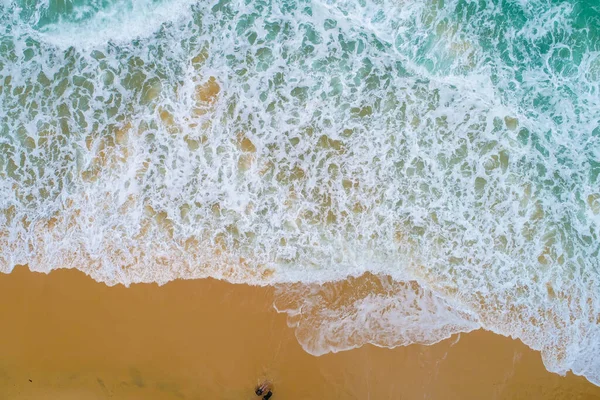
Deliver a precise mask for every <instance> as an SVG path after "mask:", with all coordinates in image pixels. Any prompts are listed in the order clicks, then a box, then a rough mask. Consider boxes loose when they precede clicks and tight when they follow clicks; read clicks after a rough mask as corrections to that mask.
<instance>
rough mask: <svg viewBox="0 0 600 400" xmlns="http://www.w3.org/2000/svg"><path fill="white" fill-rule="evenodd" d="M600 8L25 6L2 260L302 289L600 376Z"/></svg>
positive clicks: (264, 1) (488, 2) (6, 67)
mask: <svg viewBox="0 0 600 400" xmlns="http://www.w3.org/2000/svg"><path fill="white" fill-rule="evenodd" d="M599 31H600V4H599V3H598V2H596V1H595V0H569V1H557V0H397V1H388V0H344V1H341V0H340V1H335V0H314V1H307V0H272V1H268V0H257V1H250V0H218V1H201V2H197V1H194V0H135V1H134V0H46V1H36V0H18V1H14V0H2V1H0V271H2V272H5V273H9V272H10V271H11V270H12V269H13V268H14V266H15V265H18V264H28V265H29V267H30V268H31V269H32V270H36V271H45V272H48V271H51V270H53V269H56V268H77V269H80V270H82V271H84V272H85V273H87V274H89V275H90V276H91V277H92V278H94V279H95V280H98V281H101V282H105V283H107V284H109V285H114V284H118V283H121V284H126V285H128V284H131V283H135V282H157V283H159V284H163V283H165V282H168V281H169V280H173V279H178V278H183V279H196V278H204V277H215V278H219V279H226V280H229V281H232V282H246V283H251V284H260V285H276V286H277V296H276V297H277V299H276V304H275V306H276V308H277V309H278V310H279V311H281V312H287V313H288V317H289V318H288V321H289V323H290V325H291V326H293V327H294V328H295V329H296V335H297V337H298V339H299V341H300V343H301V344H302V346H303V347H304V348H305V349H306V350H307V351H309V352H311V353H312V354H323V353H327V352H331V351H340V350H344V349H349V348H353V347H357V346H361V345H363V344H365V343H373V344H376V345H379V346H387V347H393V346H398V345H407V344H410V343H435V342H437V341H439V340H442V339H444V338H447V337H449V336H450V335H451V334H453V333H456V332H467V331H470V330H473V329H477V328H480V327H483V328H485V329H487V330H491V331H494V332H497V333H500V334H503V335H510V336H513V337H516V338H519V339H521V340H522V341H523V342H524V343H526V344H527V345H528V346H530V347H532V348H534V349H537V350H540V351H541V352H542V355H543V360H544V363H545V365H546V367H547V368H548V369H549V370H551V371H554V372H557V373H565V372H566V371H568V370H572V371H573V372H574V373H576V374H579V375H584V376H586V377H587V378H588V379H589V380H590V381H591V382H593V383H595V384H597V385H600V356H598V355H599V354H600V261H599V260H600V258H599V251H600V240H599V236H600V179H599V175H600V32H599Z"/></svg>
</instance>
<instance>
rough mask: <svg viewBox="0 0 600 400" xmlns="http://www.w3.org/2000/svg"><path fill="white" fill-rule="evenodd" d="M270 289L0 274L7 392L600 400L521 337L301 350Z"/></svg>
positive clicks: (2, 385) (0, 376)
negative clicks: (258, 391) (264, 384)
mask: <svg viewBox="0 0 600 400" xmlns="http://www.w3.org/2000/svg"><path fill="white" fill-rule="evenodd" d="M273 292H274V290H273V289H272V288H259V287H251V286H246V285H232V284H229V283H225V282H220V281H215V280H197V281H175V282H171V283H169V284H167V285H164V286H162V287H159V286H157V285H154V284H152V285H150V284H140V285H133V286H132V287H129V288H126V287H123V286H116V287H107V286H106V285H104V284H101V283H97V282H95V281H93V280H92V279H90V278H89V277H87V276H85V275H84V274H83V273H81V272H79V271H76V270H58V271H54V272H52V273H51V274H49V275H44V274H39V273H32V272H30V271H29V270H28V269H27V268H26V267H18V268H16V269H15V270H14V271H13V273H11V274H9V275H4V274H0V293H1V301H0V316H1V318H2V329H1V330H0V346H1V347H0V354H1V357H0V398H1V399H61V400H64V399H77V400H88V399H89V400H91V399H107V398H112V399H150V400H152V399H223V400H226V399H232V400H233V399H238V400H244V399H248V400H250V399H255V398H257V397H256V396H254V394H253V392H252V390H253V387H254V386H255V385H256V384H257V383H258V382H259V381H260V380H261V379H264V378H268V379H270V380H272V381H273V383H274V385H275V390H274V393H275V394H274V396H273V400H279V399H282V400H283V399H285V400H295V399H600V388H599V387H596V386H594V385H592V384H590V383H589V382H588V381H587V380H585V379H584V378H582V377H577V376H574V375H571V374H569V375H568V376H566V377H561V376H558V375H555V374H552V373H549V372H547V371H546V370H545V369H544V366H543V364H542V361H541V357H540V355H539V354H538V353H537V352H535V351H532V350H530V349H529V348H527V347H526V346H525V345H523V344H522V343H521V342H520V341H515V340H512V339H510V338H505V337H501V336H498V335H495V334H492V333H489V332H483V331H476V332H472V333H469V334H462V335H457V336H454V337H452V338H451V339H448V340H446V341H443V342H441V343H438V344H436V345H433V346H421V345H412V346H408V347H402V348H395V349H392V350H390V349H382V348H377V347H374V346H364V347H362V348H360V349H355V350H351V351H347V352H342V353H337V354H327V355H325V356H321V357H314V356H311V355H309V354H307V353H306V352H304V351H303V350H302V348H301V347H300V345H299V344H298V342H297V341H296V338H295V337H294V331H293V330H292V329H290V328H288V326H287V323H286V316H285V315H281V314H277V313H276V312H275V310H274V309H273V307H272V302H273Z"/></svg>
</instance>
